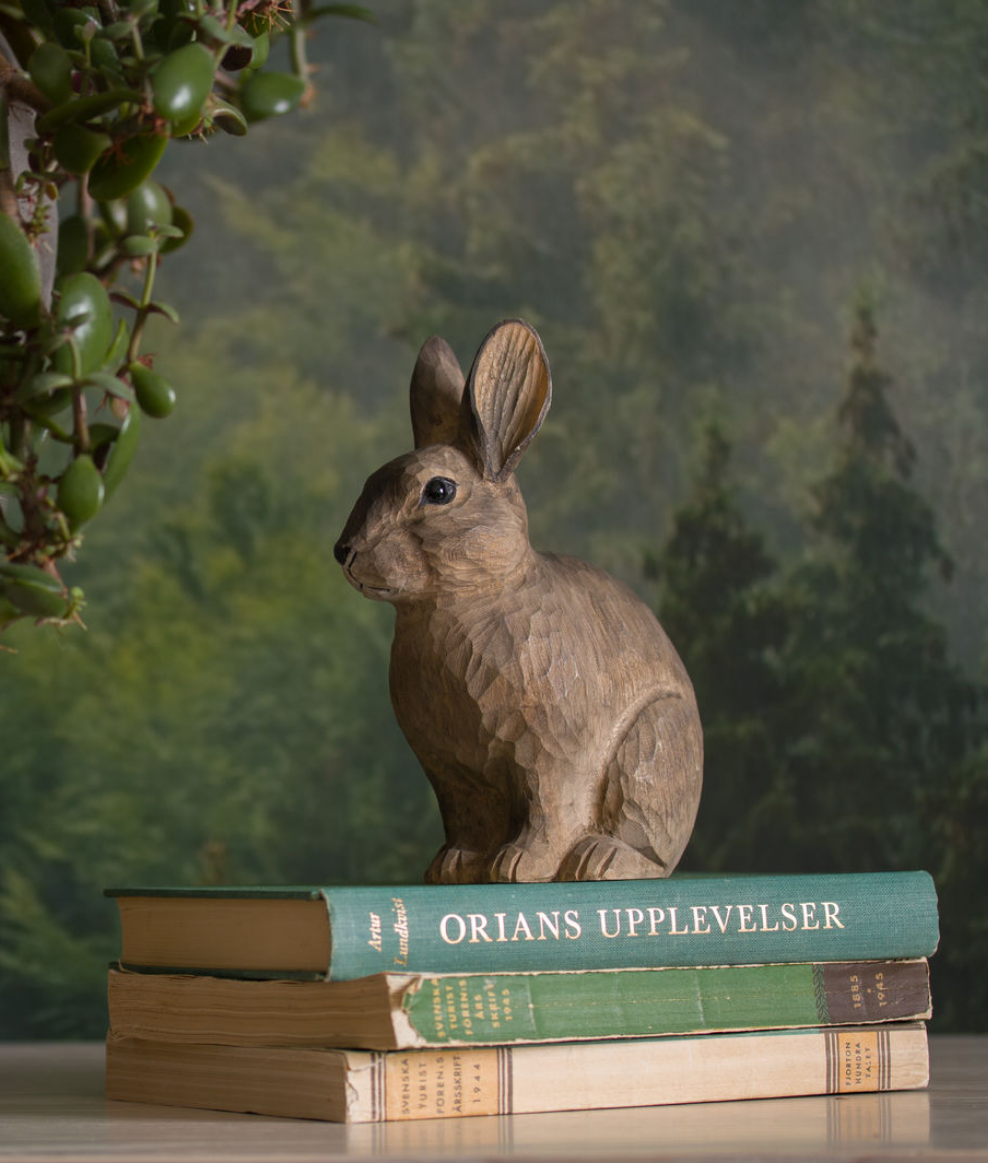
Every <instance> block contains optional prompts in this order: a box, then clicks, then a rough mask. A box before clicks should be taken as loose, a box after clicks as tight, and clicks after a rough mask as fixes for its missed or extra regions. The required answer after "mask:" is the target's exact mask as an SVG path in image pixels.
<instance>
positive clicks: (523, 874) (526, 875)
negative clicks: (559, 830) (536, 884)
mask: <svg viewBox="0 0 988 1163" xmlns="http://www.w3.org/2000/svg"><path fill="white" fill-rule="evenodd" d="M558 863H559V859H558V857H557V856H555V855H554V854H553V853H552V852H551V851H550V850H549V848H547V847H536V846H534V845H533V846H531V847H524V848H523V847H522V846H521V845H520V844H505V846H504V847H503V848H502V849H501V850H500V851H499V852H498V853H497V855H496V856H495V857H494V862H493V864H492V865H491V871H490V879H491V880H493V881H500V882H507V883H512V884H515V883H517V884H524V883H528V882H529V881H546V880H552V878H553V877H554V876H555V875H556V866H557V864H558Z"/></svg>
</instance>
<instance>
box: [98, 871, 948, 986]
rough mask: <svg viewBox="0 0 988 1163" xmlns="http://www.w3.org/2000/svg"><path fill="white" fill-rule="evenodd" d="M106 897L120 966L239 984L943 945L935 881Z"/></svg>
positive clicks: (834, 956)
mask: <svg viewBox="0 0 988 1163" xmlns="http://www.w3.org/2000/svg"><path fill="white" fill-rule="evenodd" d="M106 892H107V895H108V896H112V897H115V898H116V900H117V904H118V906H119V909H120V917H121V929H122V938H123V945H122V951H121V958H120V960H121V962H122V963H123V964H124V965H126V966H129V967H136V968H141V969H159V970H162V971H164V970H172V971H175V970H178V971H182V970H185V971H188V970H193V971H196V972H206V971H208V972H222V973H227V974H234V975H243V976H279V977H284V976H292V975H294V976H303V977H321V978H326V979H329V980H346V979H351V978H356V977H366V976H368V975H370V974H373V973H400V972H411V973H508V972H519V971H538V970H564V969H568V970H574V969H575V970H578V969H634V968H657V967H662V966H702V965H757V964H766V963H770V962H797V961H868V960H883V959H894V958H916V957H928V956H930V955H931V954H932V953H933V952H934V951H935V950H936V947H937V943H938V940H939V928H938V919H937V898H936V891H935V888H934V885H933V881H932V878H931V877H930V876H929V874H928V873H925V872H871V873H846V874H833V875H831V874H814V875H780V876H727V877H697V878H692V877H685V876H684V877H673V878H671V879H669V880H635V881H596V882H583V883H566V884H559V883H552V884H518V885H513V884H484V885H448V886H447V885H443V886H432V885H430V886H426V885H401V886H360V887H331V888H319V887H299V888H245V887H237V888H208V889H195V888H188V889H179V888H128V889H123V888H121V889H107V890H106Z"/></svg>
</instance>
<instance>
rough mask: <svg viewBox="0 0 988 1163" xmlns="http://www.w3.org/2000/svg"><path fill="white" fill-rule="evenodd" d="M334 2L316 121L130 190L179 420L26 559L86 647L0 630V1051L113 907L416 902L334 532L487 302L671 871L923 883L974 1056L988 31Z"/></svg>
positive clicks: (70, 982)
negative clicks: (69, 535) (665, 720)
mask: <svg viewBox="0 0 988 1163" xmlns="http://www.w3.org/2000/svg"><path fill="white" fill-rule="evenodd" d="M368 2H369V5H370V7H371V8H372V9H373V10H374V12H375V15H376V17H377V24H376V25H374V26H371V25H368V24H363V23H358V22H354V21H331V22H326V23H324V24H323V25H321V26H320V28H319V30H318V33H317V34H316V35H315V36H314V37H313V39H312V42H311V45H310V57H311V60H312V61H313V62H314V63H316V64H317V65H318V71H317V72H316V74H315V78H314V79H315V84H316V96H315V99H314V101H313V102H312V104H311V106H310V107H309V108H308V109H304V110H300V111H298V112H297V113H295V114H293V115H292V116H291V117H289V118H285V119H283V120H281V121H280V122H279V123H278V124H277V125H273V124H272V125H270V126H269V125H262V126H258V127H256V129H253V130H252V133H251V139H250V143H249V146H247V147H244V148H239V147H237V146H236V145H235V144H231V142H230V140H229V139H223V140H219V139H218V138H217V139H211V140H209V141H208V142H206V143H198V144H197V143H189V144H187V145H186V144H181V145H176V147H175V148H174V149H170V150H169V153H168V156H167V157H166V159H165V161H164V162H163V163H162V167H161V173H160V180H161V181H162V182H164V183H165V184H166V185H168V186H169V187H170V188H171V189H172V190H173V191H175V194H176V196H177V197H178V198H179V199H180V201H181V204H182V205H183V206H186V207H187V208H188V209H189V210H190V212H191V213H192V215H193V217H194V219H195V222H196V236H195V246H194V247H189V248H188V249H187V250H183V251H181V252H179V253H177V254H176V255H175V256H173V257H171V258H170V259H169V260H168V261H167V262H166V263H164V264H162V269H161V272H160V275H159V279H160V283H161V285H162V287H163V288H164V289H165V291H166V292H167V297H168V298H169V299H170V301H171V302H173V303H175V304H176V305H177V307H178V308H179V311H180V313H181V317H182V321H181V324H180V326H178V327H174V326H172V325H171V324H169V323H168V322H166V321H164V320H161V321H159V322H156V323H155V324H154V330H153V332H151V333H150V334H151V339H150V340H149V341H148V346H149V349H150V350H152V351H153V352H154V357H155V366H156V368H160V369H161V370H163V371H166V372H167V375H168V378H169V379H170V380H171V381H172V382H173V383H174V384H175V385H176V387H177V389H178V406H177V408H176V410H175V412H174V414H173V415H172V416H171V417H169V418H168V419H164V420H160V421H153V422H151V423H148V424H146V425H145V435H144V437H143V438H142V441H143V443H142V446H141V449H140V452H139V455H138V457H137V460H136V461H135V462H134V464H133V465H132V467H131V469H130V474H129V477H128V482H127V484H128V487H127V488H126V489H125V490H121V491H120V493H119V494H117V495H116V496H114V498H113V501H112V504H109V505H108V506H107V508H106V511H105V512H104V513H102V514H101V515H100V518H99V520H98V521H95V522H93V524H92V526H91V527H90V528H88V529H87V532H86V536H85V543H84V546H83V548H82V550H81V552H80V553H79V554H78V556H77V560H76V561H75V562H74V563H73V564H71V565H70V566H67V567H66V569H65V574H66V577H67V578H68V580H69V581H70V582H71V583H78V584H79V585H81V586H83V587H84V589H85V593H86V598H87V605H86V607H85V609H84V610H83V613H82V618H83V621H84V622H85V624H86V628H85V629H82V628H81V627H69V628H66V629H63V630H55V629H53V628H51V627H47V628H46V627H34V626H32V625H30V624H18V625H16V626H14V627H12V628H11V630H10V632H9V633H5V634H4V637H3V639H2V645H3V646H4V647H6V648H7V650H5V651H4V652H2V653H0V741H2V742H0V751H2V764H0V1036H3V1037H8V1038H14V1037H16V1038H45V1037H61V1038H74V1037H100V1036H102V1034H103V1033H104V1030H105V1010H104V1006H103V989H104V986H105V974H106V965H107V962H108V961H109V960H110V959H111V958H112V957H113V956H114V955H115V952H116V946H117V928H116V918H115V907H114V905H113V904H112V902H109V901H107V900H105V899H104V898H103V897H102V895H101V892H102V889H103V888H104V887H105V886H107V885H120V884H152V883H153V884H221V883H265V884H280V883H288V884H293V883H325V884H333V883H359V882H407V881H417V880H420V879H421V876H422V873H423V871H424V869H425V867H426V865H427V864H428V863H429V860H430V859H431V857H432V855H433V854H434V852H435V850H436V848H437V846H438V844H439V842H440V839H441V828H440V822H439V816H438V812H437V809H436V807H435V803H434V800H433V797H432V792H431V789H430V788H429V785H428V783H427V781H426V779H425V778H424V776H423V775H422V772H421V771H420V770H419V769H418V767H417V764H416V762H415V760H414V757H413V756H412V754H411V752H410V750H409V749H408V747H407V746H406V744H405V742H404V740H403V739H402V737H401V735H400V733H399V731H398V728H397V726H396V725H395V724H394V721H393V714H392V711H391V706H390V702H389V698H388V689H387V665H388V651H389V646H390V637H391V627H392V622H393V612H392V610H391V608H390V607H388V606H386V605H381V604H377V603H372V602H367V601H365V600H363V599H362V598H361V597H360V596H359V595H358V594H356V593H355V592H354V591H353V590H352V589H351V588H350V587H349V586H348V585H347V584H346V583H345V581H344V579H343V577H342V574H341V571H340V570H339V568H338V567H337V566H336V564H335V562H334V561H333V557H332V547H333V543H334V541H335V539H336V537H337V536H338V535H339V532H340V530H341V528H342V525H343V522H344V520H345V518H346V515H347V513H348V512H349V510H350V507H351V505H352V504H353V501H354V499H355V497H356V496H357V494H358V492H359V490H360V487H361V485H362V483H363V481H364V479H365V478H366V477H367V476H368V475H369V473H370V472H371V471H373V470H374V469H375V468H377V467H378V466H379V465H380V464H382V463H383V462H384V461H385V460H386V459H390V458H391V457H393V456H396V455H398V454H399V453H401V452H403V451H405V450H406V449H407V448H408V447H409V446H410V431H409V423H408V404H407V388H408V379H409V375H410V373H411V369H412V365H413V363H414V360H415V355H416V353H417V351H418V349H419V347H420V345H421V343H422V342H423V341H424V340H425V339H426V338H427V337H428V336H429V335H431V334H433V333H438V334H440V335H443V336H444V337H445V338H446V339H447V340H449V342H450V343H451V344H452V346H453V348H454V349H455V351H456V352H457V354H458V356H459V358H460V360H461V362H462V363H464V364H468V363H469V360H470V359H471V358H472V356H473V353H474V352H475V351H476V349H477V346H478V345H479V343H480V341H481V340H482V339H483V337H484V335H485V334H486V333H487V331H488V330H489V329H490V328H491V326H492V325H493V324H494V323H496V322H497V321H498V320H500V319H503V318H506V317H514V316H521V317H523V318H525V319H526V320H528V321H529V322H531V323H532V324H533V325H534V326H535V327H536V328H538V330H539V332H540V334H541V336H542V339H543V342H544V344H545V347H546V351H547V353H548V357H549V361H550V364H551V366H552V372H553V384H554V403H553V408H552V411H551V412H550V414H549V417H548V419H547V421H546V424H545V426H544V428H543V429H542V432H541V433H540V435H539V437H538V439H537V440H536V441H535V442H534V444H533V446H532V448H531V450H530V451H529V453H528V454H527V455H526V458H525V460H524V463H523V464H522V466H521V469H520V471H519V478H520V481H521V484H522V487H523V489H524V491H525V495H526V499H527V502H528V508H529V514H530V520H531V533H532V541H533V543H534V544H535V545H536V546H537V547H539V548H543V549H554V550H558V551H562V552H569V553H576V554H578V555H579V556H582V557H586V558H589V559H590V560H592V561H594V562H596V563H598V564H600V565H602V566H604V567H605V568H607V569H609V570H610V571H611V572H613V573H615V574H617V575H619V576H620V577H621V578H623V579H624V580H625V581H627V582H628V583H629V584H630V585H631V586H632V587H633V588H634V589H636V590H637V591H638V592H639V593H640V594H642V595H643V596H644V597H646V598H647V599H648V600H649V601H650V602H651V603H652V604H653V606H654V608H655V609H656V611H657V612H658V613H659V615H660V618H661V619H662V621H663V624H664V625H665V627H666V629H667V630H668V631H669V634H670V636H671V637H672V639H673V641H674V642H675V643H676V645H677V647H678V649H679V650H680V653H681V654H682V656H683V658H684V660H685V662H686V664H687V667H688V669H689V671H690V673H691V675H692V677H693V681H694V685H695V687H696V691H697V696H698V700H699V704H700V711H701V716H702V718H703V722H704V731H705V739H706V765H705V787H704V796H703V801H702V804H701V808H700V814H699V819H698V822H697V827H696V831H695V833H694V837H693V840H692V842H691V844H690V846H689V847H688V849H687V853H686V857H685V859H684V862H683V865H682V867H683V868H685V869H689V870H694V871H708V872H713V871H723V870H727V871H734V872H749V871H750V872H754V871H759V872H760V871H782V870H790V871H805V872H817V871H830V870H844V871H868V870H873V869H910V868H925V869H928V870H929V871H930V872H931V873H932V874H933V875H934V877H935V878H936V881H937V885H938V890H939V894H940V907H941V925H942V939H941V946H940V951H939V953H938V954H937V956H936V957H935V958H934V959H933V962H932V969H933V996H934V1005H935V1018H934V1022H933V1027H932V1028H933V1030H934V1031H941V1032H942V1031H948V1030H978V1029H980V1030H986V1029H988V985H986V979H985V974H984V971H983V970H984V965H985V962H986V959H988V738H986V734H985V726H986V701H985V693H986V687H985V684H986V682H988V674H986V671H985V661H986V653H985V647H986V644H988V543H986V539H985V538H984V536H983V534H982V531H983V528H984V523H985V522H986V520H988V326H986V319H988V97H986V77H988V73H986V68H988V66H986V61H988V4H986V3H984V2H983V0H894V2H893V0H875V2H873V3H870V4H866V5H862V4H858V3H855V2H853V0H748V2H746V3H744V4H738V3H732V2H731V0H647V2H646V0H638V2H635V3H631V2H627V0H626V2H621V0H457V2H456V3H444V2H443V0H379V2H377V3H374V2H373V0H368ZM220 136H222V135H220ZM204 153H205V155H207V156H206V158H205V160H204ZM207 161H208V164H206V162H207Z"/></svg>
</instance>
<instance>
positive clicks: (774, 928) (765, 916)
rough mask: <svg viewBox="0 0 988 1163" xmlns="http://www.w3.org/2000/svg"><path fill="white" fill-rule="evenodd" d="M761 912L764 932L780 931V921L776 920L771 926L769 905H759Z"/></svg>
mask: <svg viewBox="0 0 988 1163" xmlns="http://www.w3.org/2000/svg"><path fill="white" fill-rule="evenodd" d="M758 910H759V912H760V913H761V914H762V932H763V933H777V932H778V931H779V922H778V921H776V922H775V924H774V925H772V927H771V928H769V923H768V905H759V906H758Z"/></svg>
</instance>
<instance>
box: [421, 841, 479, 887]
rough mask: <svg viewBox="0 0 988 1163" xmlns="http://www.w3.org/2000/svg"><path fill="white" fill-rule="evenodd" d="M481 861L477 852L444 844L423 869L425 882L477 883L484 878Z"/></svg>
mask: <svg viewBox="0 0 988 1163" xmlns="http://www.w3.org/2000/svg"><path fill="white" fill-rule="evenodd" d="M482 861H483V857H482V855H481V853H479V852H470V851H469V850H467V849H466V848H455V847H451V846H450V845H449V844H444V845H443V846H442V848H440V849H439V851H438V852H437V853H436V855H435V857H434V858H433V861H432V863H431V864H430V865H429V867H428V868H427V869H426V871H425V883H426V884H477V883H479V882H480V881H482V880H485V879H486V877H485V876H484V875H483V863H482Z"/></svg>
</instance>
